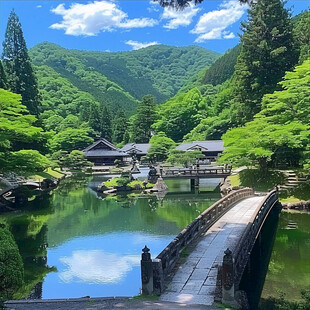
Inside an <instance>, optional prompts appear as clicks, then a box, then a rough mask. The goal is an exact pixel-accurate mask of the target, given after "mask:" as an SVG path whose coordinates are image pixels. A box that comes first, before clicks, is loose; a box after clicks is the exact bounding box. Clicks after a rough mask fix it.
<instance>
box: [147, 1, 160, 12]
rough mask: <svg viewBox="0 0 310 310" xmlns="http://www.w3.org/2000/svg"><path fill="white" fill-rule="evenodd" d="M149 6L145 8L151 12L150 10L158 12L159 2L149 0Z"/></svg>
mask: <svg viewBox="0 0 310 310" xmlns="http://www.w3.org/2000/svg"><path fill="white" fill-rule="evenodd" d="M149 4H150V6H149V7H148V8H147V10H148V11H149V12H150V13H151V12H159V8H160V6H159V4H158V2H154V1H150V2H149Z"/></svg>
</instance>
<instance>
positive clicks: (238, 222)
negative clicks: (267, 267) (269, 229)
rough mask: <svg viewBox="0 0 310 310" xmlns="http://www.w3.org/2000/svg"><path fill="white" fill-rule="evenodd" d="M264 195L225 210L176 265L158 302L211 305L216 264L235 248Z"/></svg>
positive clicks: (248, 199) (240, 202) (242, 201)
mask: <svg viewBox="0 0 310 310" xmlns="http://www.w3.org/2000/svg"><path fill="white" fill-rule="evenodd" d="M263 199H264V196H254V197H249V198H246V199H244V200H241V201H239V202H237V203H236V204H235V206H233V207H232V208H231V209H230V210H229V211H228V212H227V213H225V214H224V215H223V216H222V217H221V218H220V219H219V220H218V221H217V222H216V223H215V224H214V225H213V226H211V228H210V229H209V230H208V231H207V232H206V233H205V234H204V236H203V237H202V239H200V241H199V242H198V244H197V245H196V247H195V249H194V250H193V251H192V252H191V253H190V255H189V256H188V257H187V259H186V262H185V263H184V264H182V265H180V266H179V267H178V270H177V272H176V273H175V275H174V277H173V278H172V281H171V282H170V284H169V285H168V288H167V289H166V290H165V291H164V293H163V294H162V295H161V296H160V300H161V301H170V302H179V303H183V304H202V305H212V303H213V301H214V293H215V287H216V278H217V270H218V269H217V266H218V264H219V263H220V262H222V260H223V254H224V251H225V250H226V249H227V248H228V247H229V248H230V250H232V251H234V248H235V246H236V245H237V243H238V241H239V240H240V239H241V237H242V235H243V233H244V231H245V229H246V227H247V224H248V223H249V221H250V219H251V217H252V216H253V215H254V214H255V212H257V211H258V210H257V209H258V208H259V205H260V203H261V202H262V201H263Z"/></svg>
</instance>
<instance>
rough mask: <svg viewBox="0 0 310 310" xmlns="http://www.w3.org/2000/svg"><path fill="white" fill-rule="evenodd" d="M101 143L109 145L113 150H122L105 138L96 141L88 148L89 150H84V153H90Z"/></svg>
mask: <svg viewBox="0 0 310 310" xmlns="http://www.w3.org/2000/svg"><path fill="white" fill-rule="evenodd" d="M99 143H104V144H105V145H107V146H108V147H109V148H111V149H112V150H118V151H119V150H120V149H119V148H117V147H116V146H115V145H114V144H112V143H111V142H109V141H108V140H106V139H104V138H100V139H99V140H97V141H95V142H94V143H93V144H92V145H90V146H88V147H87V148H85V149H84V150H83V152H87V151H90V150H91V149H92V148H94V147H95V146H96V145H98V144H99Z"/></svg>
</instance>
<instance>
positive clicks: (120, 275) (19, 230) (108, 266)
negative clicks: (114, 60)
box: [3, 171, 220, 299]
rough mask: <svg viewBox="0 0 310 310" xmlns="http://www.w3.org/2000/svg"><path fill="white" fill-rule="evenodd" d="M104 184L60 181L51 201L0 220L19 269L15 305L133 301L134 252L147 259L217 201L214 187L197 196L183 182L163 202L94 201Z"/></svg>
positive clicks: (207, 184)
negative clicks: (21, 278) (21, 276)
mask: <svg viewBox="0 0 310 310" xmlns="http://www.w3.org/2000/svg"><path fill="white" fill-rule="evenodd" d="M145 173H146V172H145V171H142V174H141V175H139V177H140V178H145ZM107 178H109V176H102V175H101V176H100V175H98V176H94V177H85V176H81V177H74V178H68V179H66V180H64V181H63V182H62V183H61V185H60V186H59V188H58V189H57V190H55V191H54V193H53V194H52V195H50V196H49V195H48V196H46V197H42V199H40V200H39V201H34V202H32V203H29V204H28V205H27V206H26V207H25V209H24V210H23V211H22V212H16V213H12V214H6V215H4V216H3V217H5V219H6V221H7V222H8V224H9V227H10V229H11V231H12V233H13V235H14V237H15V240H16V242H17V244H18V247H19V249H20V253H21V255H22V258H23V262H24V267H25V285H24V286H23V288H22V289H21V290H20V291H19V292H18V293H17V294H16V295H15V298H25V297H27V296H29V295H30V296H29V298H44V299H46V298H73V297H83V296H91V297H99V296H102V297H103V296H134V295H138V294H139V292H140V287H141V279H140V257H141V253H142V251H141V250H142V248H143V247H144V246H145V245H147V246H148V247H149V248H150V249H151V254H152V256H153V257H155V256H156V255H157V254H159V253H160V252H161V251H162V250H163V249H164V247H165V246H166V245H167V244H169V242H170V241H171V240H172V239H173V238H174V237H175V236H176V235H177V234H178V233H179V232H180V231H181V230H182V229H183V228H184V227H185V226H186V225H187V224H189V223H190V222H191V221H192V220H193V219H194V218H195V217H197V216H198V215H199V213H200V212H202V211H203V210H205V209H206V208H208V207H209V206H211V205H212V204H213V203H214V202H215V201H216V200H218V199H219V198H220V193H219V191H218V190H216V191H211V190H214V189H215V187H216V186H217V184H218V182H219V180H215V179H212V180H204V181H203V182H202V184H201V187H200V193H195V192H191V191H190V182H189V180H167V182H166V183H167V185H168V186H169V192H168V193H167V195H165V196H164V197H161V196H160V195H147V196H145V195H144V196H143V195H139V194H133V195H129V196H120V195H118V196H117V197H116V196H115V197H106V198H102V197H98V196H97V193H96V192H95V191H94V189H95V188H96V186H97V185H98V184H99V182H102V180H104V179H107Z"/></svg>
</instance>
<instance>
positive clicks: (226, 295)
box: [222, 248, 235, 303]
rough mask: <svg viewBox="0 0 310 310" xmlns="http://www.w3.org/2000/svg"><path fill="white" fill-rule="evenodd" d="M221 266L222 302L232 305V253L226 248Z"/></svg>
mask: <svg viewBox="0 0 310 310" xmlns="http://www.w3.org/2000/svg"><path fill="white" fill-rule="evenodd" d="M224 253H225V255H224V257H223V265H222V302H223V303H232V302H233V301H234V300H235V286H234V276H235V275H234V261H233V256H232V252H231V251H230V250H229V249H228V248H227V250H226V251H225V252H224Z"/></svg>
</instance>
